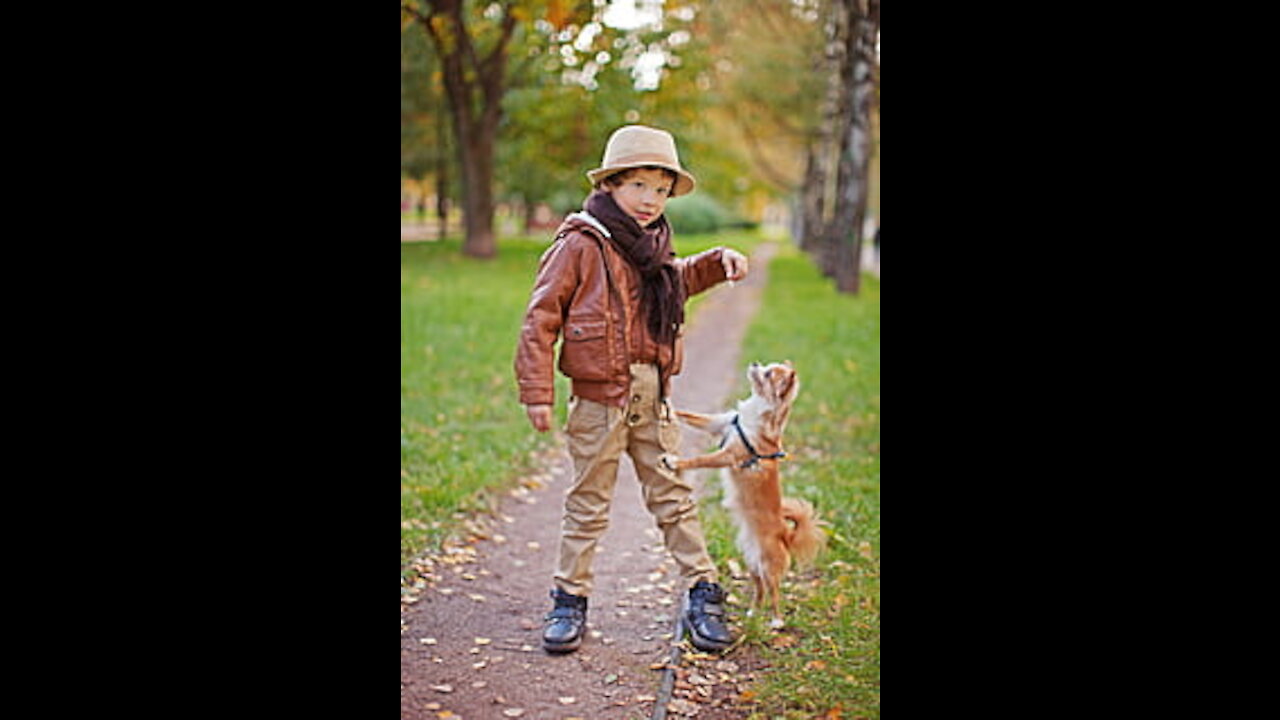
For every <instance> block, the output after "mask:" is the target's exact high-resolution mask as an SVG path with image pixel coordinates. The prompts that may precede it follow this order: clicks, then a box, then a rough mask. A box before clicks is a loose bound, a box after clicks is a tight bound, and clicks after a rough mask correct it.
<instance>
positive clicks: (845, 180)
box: [831, 0, 880, 295]
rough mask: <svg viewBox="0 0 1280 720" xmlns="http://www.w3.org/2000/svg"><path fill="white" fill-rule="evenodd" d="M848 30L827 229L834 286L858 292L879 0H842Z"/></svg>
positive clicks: (854, 292)
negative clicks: (831, 217) (830, 218)
mask: <svg viewBox="0 0 1280 720" xmlns="http://www.w3.org/2000/svg"><path fill="white" fill-rule="evenodd" d="M846 2H847V3H848V4H847V10H848V14H847V22H848V25H847V34H846V35H845V53H844V56H845V60H844V63H843V65H842V67H841V80H842V83H843V85H844V87H845V89H846V93H845V103H844V107H843V108H842V112H841V116H842V120H843V127H842V128H841V135H840V164H839V168H838V171H837V178H836V188H837V191H836V213H835V218H834V223H833V227H832V233H831V241H832V243H833V244H834V249H835V252H834V253H832V255H833V256H834V258H833V260H834V268H833V269H834V271H835V280H836V289H837V290H838V291H840V292H843V293H851V294H854V295H856V294H857V293H858V290H859V289H860V285H861V279H862V225H863V223H862V220H863V217H864V216H865V215H866V208H867V183H868V170H869V169H870V160H871V96H872V91H873V89H874V84H873V75H872V63H874V62H875V39H876V33H877V32H878V31H879V26H880V2H879V0H846Z"/></svg>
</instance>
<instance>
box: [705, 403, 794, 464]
mask: <svg viewBox="0 0 1280 720" xmlns="http://www.w3.org/2000/svg"><path fill="white" fill-rule="evenodd" d="M733 427H734V429H736V430H737V431H738V437H739V438H740V439H741V440H742V444H743V446H745V447H746V448H747V452H749V453H751V457H749V458H747V459H746V460H744V461H743V462H742V465H741V468H742V469H743V470H746V469H747V468H749V467H752V466H754V465H757V464H759V463H760V461H761V460H781V459H782V458H784V457H786V456H787V454H786V453H785V452H782V451H778V452H776V453H771V454H769V455H761V454H760V453H758V452H756V449H755V447H754V446H753V445H752V444H751V441H750V440H748V439H747V433H746V432H744V431H743V429H742V423H739V422H738V416H737V415H734V416H733ZM728 441H729V436H728V435H726V436H725V437H724V440H721V441H720V447H724V444H725V443H726V442H728Z"/></svg>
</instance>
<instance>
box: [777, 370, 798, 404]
mask: <svg viewBox="0 0 1280 720" xmlns="http://www.w3.org/2000/svg"><path fill="white" fill-rule="evenodd" d="M795 385H796V373H795V371H794V370H793V371H791V372H789V373H787V377H786V379H785V380H783V381H782V385H781V386H779V387H778V399H779V400H786V399H787V397H788V396H789V395H791V390H792V388H794V387H795Z"/></svg>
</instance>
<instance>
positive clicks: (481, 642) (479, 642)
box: [476, 638, 493, 645]
mask: <svg viewBox="0 0 1280 720" xmlns="http://www.w3.org/2000/svg"><path fill="white" fill-rule="evenodd" d="M491 642H493V641H492V640H490V639H489V638H476V644H477V645H488V644H489V643H491Z"/></svg>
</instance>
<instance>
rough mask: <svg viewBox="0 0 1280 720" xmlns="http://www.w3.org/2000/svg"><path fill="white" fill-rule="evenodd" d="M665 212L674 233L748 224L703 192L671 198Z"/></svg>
mask: <svg viewBox="0 0 1280 720" xmlns="http://www.w3.org/2000/svg"><path fill="white" fill-rule="evenodd" d="M665 214H666V216H667V220H669V221H670V222H671V229H672V230H674V231H675V232H676V233H709V232H715V231H717V230H720V229H721V228H727V227H745V226H748V225H749V224H748V223H744V222H743V221H742V220H741V218H739V217H738V216H737V215H736V214H734V213H731V212H730V211H729V210H727V209H725V207H724V206H723V205H721V204H720V203H719V202H717V201H716V199H715V198H713V197H711V196H710V195H708V194H707V193H705V192H695V193H693V194H692V195H685V196H684V197H678V198H673V199H672V200H671V202H669V203H667V209H666V211H665Z"/></svg>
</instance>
